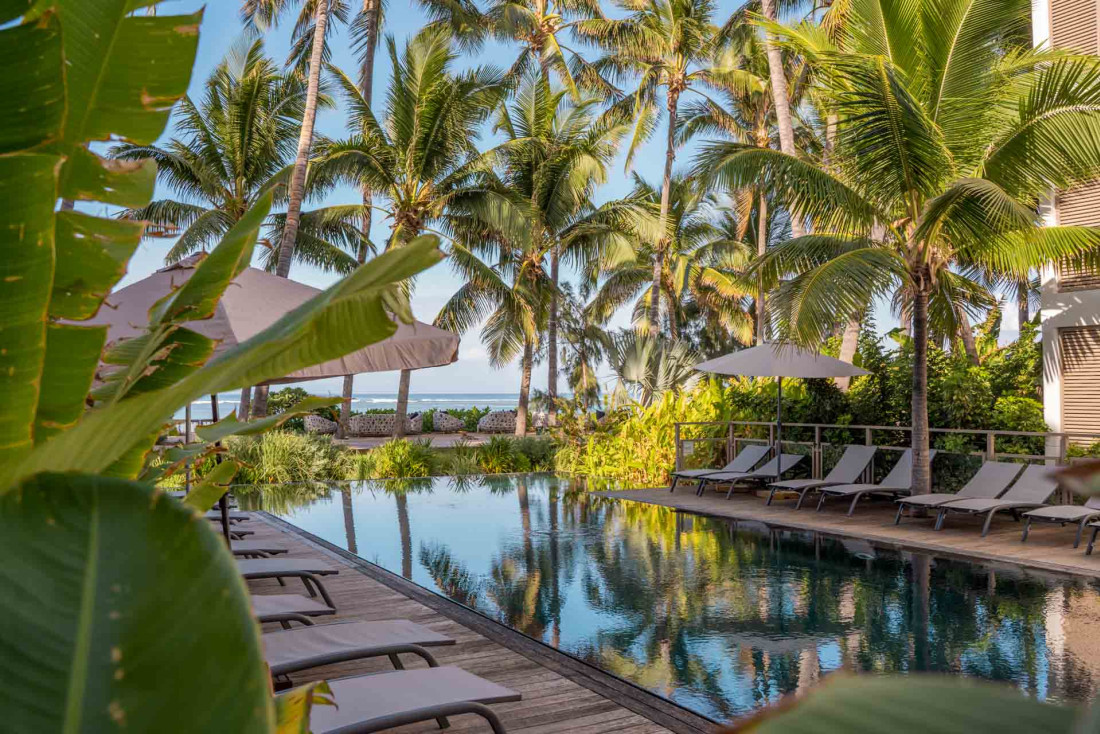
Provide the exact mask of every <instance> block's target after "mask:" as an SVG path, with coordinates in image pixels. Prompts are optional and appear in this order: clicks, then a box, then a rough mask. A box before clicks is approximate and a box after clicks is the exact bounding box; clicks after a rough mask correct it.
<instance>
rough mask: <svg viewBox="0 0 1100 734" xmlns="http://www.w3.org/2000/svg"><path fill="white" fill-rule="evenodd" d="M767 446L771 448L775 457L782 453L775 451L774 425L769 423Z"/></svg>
mask: <svg viewBox="0 0 1100 734" xmlns="http://www.w3.org/2000/svg"><path fill="white" fill-rule="evenodd" d="M768 446H770V447H771V448H772V451H773V452H774V453H775V455H776V456H779V454H780V453H782V451H776V450H775V424H774V423H769V424H768Z"/></svg>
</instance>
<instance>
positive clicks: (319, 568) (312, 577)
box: [237, 558, 338, 609]
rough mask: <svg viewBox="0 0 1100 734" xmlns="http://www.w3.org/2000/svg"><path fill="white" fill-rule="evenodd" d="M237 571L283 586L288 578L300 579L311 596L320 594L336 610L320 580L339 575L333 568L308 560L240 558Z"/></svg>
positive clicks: (247, 577) (246, 576) (248, 577)
mask: <svg viewBox="0 0 1100 734" xmlns="http://www.w3.org/2000/svg"><path fill="white" fill-rule="evenodd" d="M237 569H238V570H239V571H240V572H241V575H242V576H244V577H245V578H246V579H277V580H278V581H279V584H280V585H283V586H285V585H286V584H285V583H284V582H283V579H284V578H285V577H287V576H291V577H297V578H300V579H301V580H302V585H303V586H305V587H306V591H308V592H309V595H310V596H317V593H318V592H320V594H321V598H322V599H324V600H325V604H328V605H329V606H330V607H332V608H333V609H335V608H336V605H335V604H333V603H332V597H330V596H329V595H328V591H327V590H326V589H325V587H324V584H322V583H321V579H320V578H318V577H319V576H328V575H331V574H335V573H338V572H337V570H336V569H335V568H332V567H331V566H326V565H325V564H323V563H318V562H317V561H311V560H309V559H308V558H240V559H237ZM314 587H316V590H315V589H314Z"/></svg>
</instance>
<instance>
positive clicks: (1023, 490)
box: [935, 464, 1058, 538]
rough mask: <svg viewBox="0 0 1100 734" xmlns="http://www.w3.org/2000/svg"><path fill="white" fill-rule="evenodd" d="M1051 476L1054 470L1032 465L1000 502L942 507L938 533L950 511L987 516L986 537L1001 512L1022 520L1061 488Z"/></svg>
mask: <svg viewBox="0 0 1100 734" xmlns="http://www.w3.org/2000/svg"><path fill="white" fill-rule="evenodd" d="M1050 474H1051V468H1050V467H1048V466H1043V465H1041V464H1032V465H1031V466H1029V467H1028V468H1027V469H1024V473H1023V474H1021V475H1020V478H1019V479H1017V480H1016V483H1015V484H1013V485H1012V486H1011V487H1010V488H1009V490H1008V491H1007V492H1005V493H1004V494H1003V495H1001V496H1000V497H999V498H996V499H970V500H967V499H963V500H956V501H954V502H946V503H944V504H942V505H940V508H939V509H940V514H939V516H938V517H937V518H936V528H935V529H936V530H940V529H941V528H943V521H944V519H945V518H946V517H947V514H948V513H949V512H965V513H967V514H971V515H981V514H984V515H985V524H984V525H983V526H982V537H983V538H984V537H985V536H986V534H988V533H989V524H990V523H991V522H993V516H994V515H995V514H997V512H999V511H1001V510H1007V511H1008V512H1011V513H1012V516H1013V517H1015V518H1016V519H1019V513H1020V511H1021V510H1032V509H1035V508H1036V507H1042V506H1043V505H1044V504H1045V503H1046V501H1047V499H1048V498H1049V497H1050V496H1051V495H1052V494H1054V490H1056V489H1057V488H1058V482H1057V480H1055V479H1054V478H1053V477H1052V476H1050Z"/></svg>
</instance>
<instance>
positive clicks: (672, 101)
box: [649, 92, 679, 339]
mask: <svg viewBox="0 0 1100 734" xmlns="http://www.w3.org/2000/svg"><path fill="white" fill-rule="evenodd" d="M678 106H679V96H678V95H677V94H675V93H672V92H670V93H669V95H668V139H667V141H666V142H665V175H664V178H662V179H661V239H660V241H658V242H657V251H656V252H655V253H653V285H652V286H651V287H650V289H649V335H650V336H651V337H653V338H654V339H656V338H657V333H658V332H659V331H660V318H661V272H662V271H663V270H664V259H665V248H666V247H667V246H668V235H667V232H665V230H666V229H667V228H668V208H669V200H670V198H671V196H672V192H671V191H670V189H671V188H672V164H673V163H674V162H675V161H676V110H677V107H678Z"/></svg>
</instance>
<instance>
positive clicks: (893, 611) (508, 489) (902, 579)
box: [239, 475, 1100, 719]
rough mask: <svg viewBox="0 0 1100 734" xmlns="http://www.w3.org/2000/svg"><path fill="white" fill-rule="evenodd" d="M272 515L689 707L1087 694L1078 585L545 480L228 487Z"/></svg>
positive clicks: (1093, 611) (1092, 675) (1094, 628)
mask: <svg viewBox="0 0 1100 734" xmlns="http://www.w3.org/2000/svg"><path fill="white" fill-rule="evenodd" d="M239 494H240V495H241V501H242V506H245V507H250V506H253V507H255V506H262V507H264V508H265V509H268V510H270V511H272V512H274V513H276V514H278V515H280V516H282V517H285V518H286V519H287V520H289V521H290V522H292V523H294V524H296V525H298V526H300V527H302V528H304V529H305V530H308V531H310V532H312V533H315V534H317V535H319V536H321V537H323V538H325V539H327V540H329V541H330V542H332V543H334V544H336V545H339V546H342V547H344V548H347V549H349V550H351V551H352V552H355V553H357V554H358V555H360V556H362V557H363V558H366V559H368V560H370V561H373V562H375V563H378V564H379V565H382V566H383V567H385V568H387V569H389V570H391V571H394V572H395V573H400V574H401V575H403V576H404V577H405V578H408V579H411V580H413V581H415V582H417V583H419V584H422V585H424V586H425V587H427V588H430V589H433V590H435V591H437V592H439V593H441V594H445V595H446V596H448V597H450V598H452V599H455V600H456V601H459V602H461V603H463V604H466V605H468V606H471V607H473V608H475V609H477V610H479V611H481V612H483V613H484V614H487V615H489V616H491V617H493V618H495V619H498V620H499V621H501V622H503V623H505V624H508V625H509V626H511V627H513V628H515V629H518V630H520V631H522V632H524V633H526V634H528V635H531V636H533V637H536V638H538V639H541V640H544V641H545V642H547V643H549V644H551V645H554V646H556V647H559V648H561V649H563V650H566V651H568V652H570V653H572V654H574V655H578V656H580V657H582V658H584V659H586V660H589V661H591V662H593V663H594V664H596V665H599V666H600V667H601V668H604V669H606V670H608V671H610V672H613V673H615V674H617V675H620V676H622V677H624V678H627V679H629V680H631V681H633V682H635V683H637V684H639V685H641V686H644V687H646V688H648V689H650V690H653V691H655V692H657V693H659V694H661V695H664V696H667V697H669V698H671V699H673V700H675V701H677V702H679V703H681V704H683V705H685V706H688V707H690V708H693V709H695V710H697V711H699V712H701V713H703V714H706V715H709V716H712V717H715V718H720V719H725V718H730V717H733V716H739V715H743V714H746V713H750V712H752V711H753V710H755V709H757V708H759V707H760V706H762V705H764V704H767V703H769V702H772V701H775V700H776V699H777V698H778V697H780V696H781V695H783V694H785V693H789V692H792V691H796V690H800V689H802V688H804V687H805V686H807V685H810V684H811V683H813V682H814V681H816V680H817V679H818V678H819V677H820V676H821V675H823V674H825V673H828V672H830V671H834V670H838V669H848V670H857V671H869V672H907V671H925V670H928V671H940V672H949V673H956V674H962V675H969V676H977V677H982V678H987V679H994V680H1004V681H1010V682H1012V683H1013V684H1015V685H1016V686H1018V687H1019V688H1021V689H1022V690H1025V691H1028V692H1029V693H1031V694H1032V695H1034V696H1036V697H1039V698H1044V699H1054V700H1063V699H1064V700H1082V699H1085V698H1088V697H1090V696H1092V695H1093V694H1094V693H1095V691H1096V684H1095V682H1094V681H1095V680H1096V678H1097V673H1098V667H1100V655H1098V653H1100V649H1098V648H1100V597H1098V594H1097V588H1096V587H1095V586H1094V585H1093V584H1091V583H1085V582H1083V581H1080V580H1075V579H1068V578H1062V577H1053V576H1046V575H1043V574H1039V573H1030V572H1023V571H1021V570H1018V569H1013V568H1007V567H1006V568H998V569H991V568H988V567H984V566H978V565H973V564H969V563H965V562H961V561H957V560H950V559H944V558H934V557H930V556H927V555H922V554H916V553H897V552H894V551H888V550H883V549H880V548H876V547H873V546H872V545H870V544H868V543H865V542H861V541H852V540H841V539H835V538H831V537H823V536H820V535H817V534H812V533H805V532H795V531H787V530H782V529H777V528H769V527H766V526H763V525H761V524H758V523H746V522H734V521H727V520H723V519H715V518H705V517H698V516H691V515H683V514H678V513H674V512H672V511H670V510H668V509H666V508H659V507H652V506H648V505H642V504H639V503H635V502H630V501H623V500H612V499H605V498H600V497H593V496H590V495H588V494H586V493H584V492H582V491H577V489H576V488H575V487H574V485H573V484H572V483H571V482H570V480H567V479H562V478H556V477H553V476H548V475H513V476H505V477H500V476H498V477H473V478H471V477H463V478H447V477H440V478H435V479H428V480H415V481H403V482H392V483H382V482H368V483H355V484H352V485H344V486H341V487H337V488H332V487H323V486H316V485H309V486H294V487H275V488H267V489H264V490H262V491H256V492H243V493H239Z"/></svg>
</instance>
